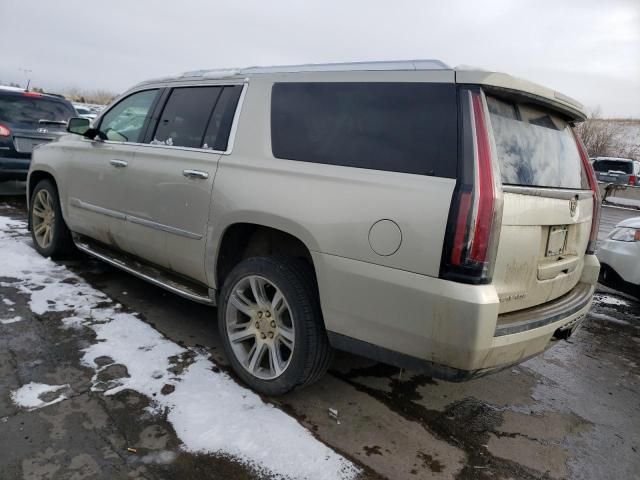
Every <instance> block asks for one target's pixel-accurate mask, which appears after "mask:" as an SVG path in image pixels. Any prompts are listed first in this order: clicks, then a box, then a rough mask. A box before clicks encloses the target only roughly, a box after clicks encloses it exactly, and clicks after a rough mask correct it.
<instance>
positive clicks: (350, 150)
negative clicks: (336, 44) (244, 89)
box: [271, 82, 457, 178]
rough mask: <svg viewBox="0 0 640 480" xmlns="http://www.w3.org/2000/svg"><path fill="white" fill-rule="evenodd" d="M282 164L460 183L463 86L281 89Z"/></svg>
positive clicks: (277, 122) (275, 99)
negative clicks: (460, 89)
mask: <svg viewBox="0 0 640 480" xmlns="http://www.w3.org/2000/svg"><path fill="white" fill-rule="evenodd" d="M271 142H272V150H273V155H274V156H275V157H276V158H282V159H287V160H299V161H305V162H314V163H325V164H330V165H342V166H348V167H357V168H366V169H374V170H385V171H393V172H403V173H414V174H420V175H435V176H441V177H449V178H455V176H456V168H457V107H456V87H455V85H452V84H436V83H378V82H375V83H374V82H369V83H342V82H335V83H334V82H330V83H329V82H327V83H324V82H323V83H276V84H275V85H274V86H273V90H272V95H271Z"/></svg>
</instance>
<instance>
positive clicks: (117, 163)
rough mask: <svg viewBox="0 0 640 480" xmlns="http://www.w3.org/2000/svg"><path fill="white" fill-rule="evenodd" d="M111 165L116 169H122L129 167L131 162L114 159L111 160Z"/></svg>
mask: <svg viewBox="0 0 640 480" xmlns="http://www.w3.org/2000/svg"><path fill="white" fill-rule="evenodd" d="M109 163H110V164H111V165H113V166H114V167H116V168H122V167H126V166H127V165H129V162H127V161H125V160H118V159H117V158H114V159H113V160H109Z"/></svg>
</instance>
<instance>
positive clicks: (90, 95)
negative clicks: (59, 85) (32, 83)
mask: <svg viewBox="0 0 640 480" xmlns="http://www.w3.org/2000/svg"><path fill="white" fill-rule="evenodd" d="M2 84H3V83H2V82H0V85H2ZM7 85H8V86H10V87H18V88H24V87H23V86H22V85H20V84H18V83H16V82H9V83H8V84H7ZM30 90H31V91H32V92H40V93H54V94H57V95H63V96H64V97H65V98H67V99H68V100H71V101H72V102H79V103H91V104H96V105H107V104H108V103H109V102H111V100H113V99H114V98H116V97H117V96H118V95H117V94H116V93H114V92H111V91H109V90H104V89H93V90H91V89H85V88H78V87H69V88H65V89H63V90H62V91H56V92H53V91H49V90H45V89H44V88H42V87H32V88H30Z"/></svg>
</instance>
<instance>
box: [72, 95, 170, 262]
mask: <svg viewBox="0 0 640 480" xmlns="http://www.w3.org/2000/svg"><path fill="white" fill-rule="evenodd" d="M158 93H159V90H158V89H151V90H143V91H139V92H136V93H133V94H131V95H128V96H127V97H125V98H123V99H122V100H120V101H119V102H118V103H116V104H115V105H114V106H113V107H111V108H110V109H109V110H108V111H107V112H106V113H105V114H104V115H103V116H102V118H101V120H100V122H99V124H98V128H99V129H100V130H101V131H102V132H103V133H104V134H105V135H106V137H107V139H106V140H100V139H97V138H96V139H95V140H89V139H86V138H83V139H81V140H78V141H76V142H69V148H70V161H69V162H68V165H69V170H68V176H69V179H72V180H70V181H69V182H67V185H68V187H67V191H68V202H69V205H68V212H69V216H70V224H71V225H73V229H74V230H75V231H77V232H78V233H81V234H84V235H87V236H89V237H91V238H93V239H95V240H98V241H100V242H102V243H104V244H107V245H111V246H113V247H116V248H119V249H121V250H125V251H129V250H130V249H129V247H128V244H127V240H126V236H125V223H126V222H125V212H126V202H127V175H128V170H129V166H130V164H131V162H132V160H133V152H134V147H135V145H136V144H138V143H139V142H141V141H142V140H143V138H144V134H145V132H146V129H147V128H148V125H149V119H150V112H152V111H153V106H154V105H155V102H156V101H157V98H158Z"/></svg>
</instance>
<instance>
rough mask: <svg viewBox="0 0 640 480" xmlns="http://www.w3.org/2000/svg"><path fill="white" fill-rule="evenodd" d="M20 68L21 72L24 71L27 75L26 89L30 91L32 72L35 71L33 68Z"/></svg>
mask: <svg viewBox="0 0 640 480" xmlns="http://www.w3.org/2000/svg"><path fill="white" fill-rule="evenodd" d="M19 70H20V71H21V72H24V74H25V76H26V77H27V88H26V89H25V90H26V91H27V92H28V91H29V85H31V73H32V72H33V70H31V69H30V68H20V69H19Z"/></svg>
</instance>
